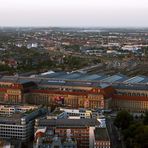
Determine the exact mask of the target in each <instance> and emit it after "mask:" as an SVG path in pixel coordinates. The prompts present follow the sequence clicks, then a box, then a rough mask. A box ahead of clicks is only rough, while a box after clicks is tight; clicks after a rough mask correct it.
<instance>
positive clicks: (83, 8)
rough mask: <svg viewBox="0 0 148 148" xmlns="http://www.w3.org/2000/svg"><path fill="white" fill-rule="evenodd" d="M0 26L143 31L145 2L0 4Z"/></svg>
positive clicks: (65, 0)
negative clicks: (123, 28)
mask: <svg viewBox="0 0 148 148" xmlns="http://www.w3.org/2000/svg"><path fill="white" fill-rule="evenodd" d="M0 3H1V5H0V20H1V21H0V26H59V27H147V26H148V20H146V19H145V18H146V16H147V15H148V1H147V0H141V1H139V0H130V1H128V0H73V1H72V0H61V1H59V0H44V2H43V1H41V0H26V1H20V0H12V1H10V0H0Z"/></svg>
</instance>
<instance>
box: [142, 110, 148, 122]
mask: <svg viewBox="0 0 148 148" xmlns="http://www.w3.org/2000/svg"><path fill="white" fill-rule="evenodd" d="M143 123H144V124H145V125H148V112H146V113H145V116H144V119H143Z"/></svg>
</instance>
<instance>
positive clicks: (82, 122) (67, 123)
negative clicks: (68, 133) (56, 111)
mask: <svg viewBox="0 0 148 148" xmlns="http://www.w3.org/2000/svg"><path fill="white" fill-rule="evenodd" d="M99 125H100V122H99V121H98V120H97V119H39V126H52V127H53V126H56V127H86V126H99Z"/></svg>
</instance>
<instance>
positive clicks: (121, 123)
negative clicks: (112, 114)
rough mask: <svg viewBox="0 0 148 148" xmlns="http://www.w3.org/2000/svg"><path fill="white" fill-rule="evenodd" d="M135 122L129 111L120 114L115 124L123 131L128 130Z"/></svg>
mask: <svg viewBox="0 0 148 148" xmlns="http://www.w3.org/2000/svg"><path fill="white" fill-rule="evenodd" d="M132 121H133V116H132V115H131V114H130V113H129V112H128V111H125V110H123V111H120V112H118V114H117V116H116V118H115V120H114V124H115V125H116V126H117V127H118V128H121V129H122V130H123V129H126V128H128V127H129V125H130V124H131V123H132Z"/></svg>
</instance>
